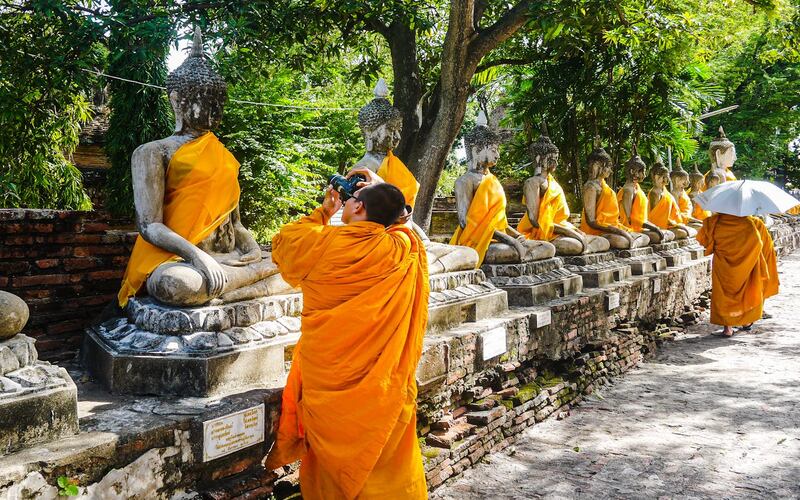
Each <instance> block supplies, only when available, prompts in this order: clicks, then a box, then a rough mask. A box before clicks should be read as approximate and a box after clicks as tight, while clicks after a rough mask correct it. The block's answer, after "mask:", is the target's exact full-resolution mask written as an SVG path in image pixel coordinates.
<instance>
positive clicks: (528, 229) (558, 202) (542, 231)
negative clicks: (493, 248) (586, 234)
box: [517, 174, 575, 241]
mask: <svg viewBox="0 0 800 500" xmlns="http://www.w3.org/2000/svg"><path fill="white" fill-rule="evenodd" d="M522 204H523V205H524V204H525V198H524V197H523V198H522ZM537 222H538V224H539V227H538V228H536V227H533V224H531V220H530V218H528V212H527V211H526V212H525V215H523V216H522V220H520V221H519V224H518V225H517V231H519V232H520V233H521V234H524V235H525V237H526V238H528V239H529V240H542V241H552V240H554V239H556V238H557V237H558V235H557V234H556V233H555V226H556V224H558V225H560V226H567V227H569V228H574V227H575V226H573V225H572V223H570V222H569V206H568V205H567V197H566V196H565V195H564V189H563V188H562V187H561V185H560V184H559V183H558V182H556V180H555V178H553V176H552V175H550V174H548V175H547V190H546V191H545V192H544V195H543V196H542V197H541V199H540V200H539V216H538V217H537Z"/></svg>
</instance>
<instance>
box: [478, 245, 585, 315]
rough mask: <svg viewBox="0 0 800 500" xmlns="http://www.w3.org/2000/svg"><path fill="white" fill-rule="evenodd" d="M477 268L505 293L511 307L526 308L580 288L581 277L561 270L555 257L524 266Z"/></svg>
mask: <svg viewBox="0 0 800 500" xmlns="http://www.w3.org/2000/svg"><path fill="white" fill-rule="evenodd" d="M481 269H482V270H483V272H484V273H485V274H486V276H488V277H489V279H490V280H491V281H492V283H494V284H495V285H496V286H498V287H500V288H501V289H503V290H505V291H506V292H507V293H508V303H509V305H511V306H520V307H527V306H532V305H536V304H541V303H542V302H547V301H548V300H553V299H555V298H558V297H564V296H567V295H574V294H576V293H579V292H580V291H581V290H582V289H583V279H582V278H581V276H579V275H577V274H575V273H574V272H572V271H570V270H569V269H567V268H566V267H564V263H563V261H562V260H561V259H560V258H558V257H553V258H551V259H544V260H539V261H534V262H526V263H524V264H484V265H483V266H481Z"/></svg>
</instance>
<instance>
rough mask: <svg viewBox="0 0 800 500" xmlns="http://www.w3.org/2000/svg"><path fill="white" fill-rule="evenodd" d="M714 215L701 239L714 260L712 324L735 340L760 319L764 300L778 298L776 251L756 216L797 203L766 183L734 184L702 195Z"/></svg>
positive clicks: (724, 334) (704, 223)
mask: <svg viewBox="0 0 800 500" xmlns="http://www.w3.org/2000/svg"><path fill="white" fill-rule="evenodd" d="M697 199H698V201H699V202H700V203H701V204H702V205H703V207H704V208H705V209H706V210H709V211H711V212H714V215H712V216H711V217H709V218H707V219H706V220H704V221H703V227H702V228H701V229H700V232H699V233H698V234H697V240H698V241H699V242H700V243H701V244H702V245H703V246H705V247H706V255H711V254H713V255H714V259H713V261H712V274H711V322H712V323H714V324H718V325H722V326H723V327H724V329H723V330H722V332H720V335H723V336H726V337H730V336H732V335H733V327H734V326H739V327H741V328H742V329H743V330H749V329H750V327H751V326H752V324H753V322H755V321H756V320H758V319H760V318H761V315H762V312H763V311H762V310H763V307H764V299H766V298H767V297H771V296H773V295H775V294H777V293H778V269H777V264H776V258H775V248H774V246H773V243H772V236H770V234H769V231H768V230H767V227H766V225H764V222H762V221H761V219H759V218H758V217H756V216H759V215H768V214H771V213H783V212H785V211H786V210H789V209H790V208H792V207H793V206H796V205H798V203H800V202H798V201H797V200H796V199H795V198H793V197H792V196H790V195H789V194H787V193H786V192H784V191H783V190H781V189H780V188H778V187H777V186H775V185H773V184H771V183H769V182H763V181H750V180H743V181H730V182H725V183H723V184H720V185H719V186H715V187H713V188H711V189H709V190H708V191H705V192H703V193H701V194H699V195H697Z"/></svg>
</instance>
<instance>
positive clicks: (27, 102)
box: [0, 1, 104, 210]
mask: <svg viewBox="0 0 800 500" xmlns="http://www.w3.org/2000/svg"><path fill="white" fill-rule="evenodd" d="M75 3H76V2H72V1H64V2H35V1H25V2H15V3H14V4H12V5H7V4H5V5H4V6H3V7H0V38H2V40H3V43H0V128H2V130H3V133H2V134H0V164H2V165H3V168H2V169H0V207H35V208H61V209H66V208H69V209H83V210H86V209H89V208H90V207H91V203H90V202H89V199H88V197H87V196H86V194H85V193H84V191H83V187H82V184H81V175H80V172H78V170H77V169H75V167H74V166H73V165H72V164H71V163H70V161H69V157H70V155H71V154H72V151H74V149H75V147H76V146H77V144H78V135H79V133H80V126H81V123H83V122H85V121H87V120H89V119H90V118H91V113H90V107H89V104H88V102H87V100H86V98H85V97H84V95H83V91H84V90H86V89H89V88H91V87H92V82H93V79H92V77H91V75H89V74H88V73H85V72H82V71H81V69H86V68H90V67H92V66H93V65H95V64H98V63H99V62H100V61H101V60H102V57H103V56H104V52H103V49H102V46H100V45H99V44H98V43H97V42H96V40H97V38H98V36H99V34H100V27H99V26H98V25H97V24H95V23H91V22H87V21H86V19H85V18H83V17H82V16H80V15H77V14H75V13H74V12H72V11H71V10H70V8H69V7H70V6H71V5H73V4H75Z"/></svg>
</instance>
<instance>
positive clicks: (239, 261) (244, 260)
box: [221, 247, 261, 267]
mask: <svg viewBox="0 0 800 500" xmlns="http://www.w3.org/2000/svg"><path fill="white" fill-rule="evenodd" d="M260 260H261V248H260V247H256V248H254V249H252V250H250V251H249V252H246V253H244V254H242V255H240V256H239V257H238V258H232V259H225V260H223V261H222V262H221V263H222V264H225V265H226V266H232V267H242V266H246V265H248V264H252V263H254V262H258V261H260Z"/></svg>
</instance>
